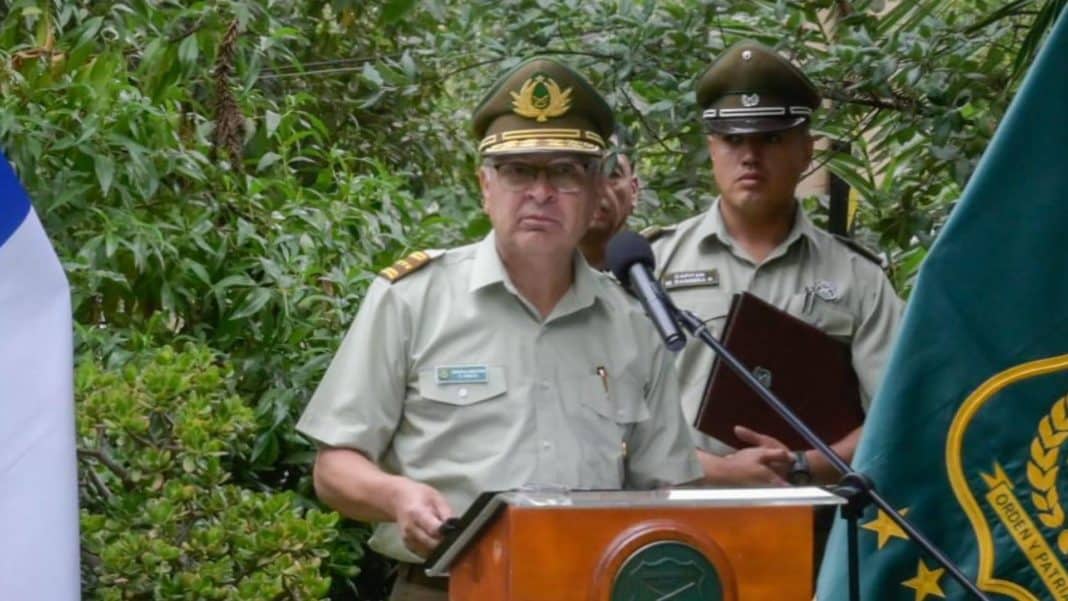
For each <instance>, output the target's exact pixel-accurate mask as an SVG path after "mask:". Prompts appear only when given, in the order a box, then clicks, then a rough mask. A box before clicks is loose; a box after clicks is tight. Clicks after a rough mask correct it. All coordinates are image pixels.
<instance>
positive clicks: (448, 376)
mask: <svg viewBox="0 0 1068 601" xmlns="http://www.w3.org/2000/svg"><path fill="white" fill-rule="evenodd" d="M434 371H435V379H436V380H437V383H438V384H485V383H486V382H488V381H489V370H488V369H487V368H486V366H485V365H442V366H441V367H438V368H436V369H435V370H434Z"/></svg>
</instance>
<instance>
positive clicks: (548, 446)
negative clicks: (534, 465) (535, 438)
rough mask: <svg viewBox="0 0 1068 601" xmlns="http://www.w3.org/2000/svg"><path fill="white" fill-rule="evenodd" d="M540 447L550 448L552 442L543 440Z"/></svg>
mask: <svg viewBox="0 0 1068 601" xmlns="http://www.w3.org/2000/svg"><path fill="white" fill-rule="evenodd" d="M541 448H542V449H543V450H546V451H549V450H552V448H553V443H551V442H549V441H548V440H543V441H541Z"/></svg>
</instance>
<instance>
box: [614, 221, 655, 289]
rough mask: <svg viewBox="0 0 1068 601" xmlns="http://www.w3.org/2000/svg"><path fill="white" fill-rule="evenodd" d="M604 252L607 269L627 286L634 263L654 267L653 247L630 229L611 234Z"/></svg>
mask: <svg viewBox="0 0 1068 601" xmlns="http://www.w3.org/2000/svg"><path fill="white" fill-rule="evenodd" d="M606 254H607V257H606V259H607V263H608V269H609V270H611V271H612V274H613V275H615V276H616V279H617V280H619V281H620V282H622V284H623V285H624V286H627V287H629V286H630V268H631V267H632V266H633V265H634V264H635V263H641V264H643V265H645V266H646V267H648V268H649V271H652V270H653V269H654V268H655V267H656V259H655V258H654V257H653V247H652V246H650V245H649V241H648V240H646V239H645V238H644V237H642V235H641V234H638V233H636V232H632V231H630V230H623V231H621V232H619V233H618V234H616V235H615V236H612V239H611V240H609V241H608V250H607V253H606Z"/></svg>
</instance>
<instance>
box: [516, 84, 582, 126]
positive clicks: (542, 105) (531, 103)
mask: <svg viewBox="0 0 1068 601" xmlns="http://www.w3.org/2000/svg"><path fill="white" fill-rule="evenodd" d="M511 94H512V111H514V112H515V114H517V115H519V116H520V117H526V118H528V119H535V120H537V121H538V123H544V122H546V121H548V120H549V119H550V118H552V117H560V116H562V115H564V114H566V113H567V111H568V109H570V108H571V88H568V89H566V90H561V89H560V86H559V85H558V84H557V83H556V82H555V81H553V78H551V77H549V76H548V75H545V74H544V73H536V74H535V75H534V76H533V77H531V78H530V79H528V80H526V81H525V82H523V85H522V86H521V87H520V88H519V91H518V92H512V93H511Z"/></svg>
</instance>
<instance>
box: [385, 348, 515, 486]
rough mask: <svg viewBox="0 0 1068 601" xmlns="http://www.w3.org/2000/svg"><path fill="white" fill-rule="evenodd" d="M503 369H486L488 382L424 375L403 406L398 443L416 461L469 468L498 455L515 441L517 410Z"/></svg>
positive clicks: (433, 371)
mask: <svg viewBox="0 0 1068 601" xmlns="http://www.w3.org/2000/svg"><path fill="white" fill-rule="evenodd" d="M505 376H506V370H505V368H504V367H503V366H494V367H489V368H488V369H487V373H486V378H485V381H482V382H462V383H460V382H457V383H442V382H440V381H438V379H437V377H436V369H434V368H431V369H425V370H420V372H419V382H418V384H417V386H418V390H417V391H416V392H417V393H416V394H413V395H411V396H410V397H409V398H408V400H407V402H406V403H405V406H404V417H403V421H402V424H401V426H400V429H399V430H398V432H397V434H395V436H394V445H396V446H397V449H398V452H399V453H400V454H401V455H402V456H405V457H409V458H418V459H417V461H427V462H435V463H434V464H435V465H438V464H437V463H436V462H438V461H444V462H451V463H456V464H469V463H471V462H476V461H484V460H486V459H488V458H490V457H497V456H499V455H500V454H501V453H502V452H503V450H502V449H503V446H502V445H501V441H502V440H508V439H509V438H511V437H512V432H511V431H512V429H514V428H515V426H514V422H515V414H516V411H517V408H516V407H515V404H514V403H511V402H509V396H508V382H507V379H506V377H505Z"/></svg>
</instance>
